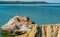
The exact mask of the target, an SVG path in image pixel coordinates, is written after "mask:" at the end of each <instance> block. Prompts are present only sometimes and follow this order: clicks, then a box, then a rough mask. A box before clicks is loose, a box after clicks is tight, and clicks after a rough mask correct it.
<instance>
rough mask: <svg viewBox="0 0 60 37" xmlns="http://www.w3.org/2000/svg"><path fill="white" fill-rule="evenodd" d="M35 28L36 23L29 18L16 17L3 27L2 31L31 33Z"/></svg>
mask: <svg viewBox="0 0 60 37" xmlns="http://www.w3.org/2000/svg"><path fill="white" fill-rule="evenodd" d="M33 27H34V22H33V21H32V20H30V18H29V17H28V16H15V17H14V18H11V19H10V20H9V21H8V23H6V24H5V25H3V26H2V30H3V31H7V32H9V33H15V32H20V31H21V32H22V31H23V32H29V31H30V30H31V29H32V28H33ZM25 28H26V29H25Z"/></svg>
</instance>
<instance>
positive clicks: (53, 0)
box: [1, 0, 60, 3]
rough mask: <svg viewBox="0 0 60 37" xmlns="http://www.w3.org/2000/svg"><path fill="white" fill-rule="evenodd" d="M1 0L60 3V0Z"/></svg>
mask: <svg viewBox="0 0 60 37" xmlns="http://www.w3.org/2000/svg"><path fill="white" fill-rule="evenodd" d="M1 1H45V2H48V3H60V0H1Z"/></svg>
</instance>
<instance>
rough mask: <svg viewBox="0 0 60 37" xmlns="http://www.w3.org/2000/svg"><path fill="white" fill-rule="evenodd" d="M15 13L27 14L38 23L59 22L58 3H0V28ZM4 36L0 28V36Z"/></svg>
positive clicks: (59, 9)
mask: <svg viewBox="0 0 60 37" xmlns="http://www.w3.org/2000/svg"><path fill="white" fill-rule="evenodd" d="M16 15H21V16H29V17H30V19H32V20H33V21H35V23H37V24H39V25H40V24H59V23H60V4H14V5H13V4H0V28H1V26H2V25H4V24H5V23H7V22H8V20H9V19H10V18H12V17H14V16H16ZM4 36H5V35H3V34H1V30H0V37H4ZM6 37H7V36H6Z"/></svg>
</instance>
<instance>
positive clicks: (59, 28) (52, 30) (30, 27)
mask: <svg viewBox="0 0 60 37" xmlns="http://www.w3.org/2000/svg"><path fill="white" fill-rule="evenodd" d="M2 30H5V31H7V32H9V33H11V32H12V33H16V32H17V34H19V33H21V32H22V33H23V34H21V35H20V34H19V35H15V37H60V24H43V25H39V26H38V25H37V24H35V23H34V22H33V21H31V20H30V19H29V17H27V16H24V17H23V16H15V17H14V18H11V19H10V20H9V22H8V23H7V24H5V25H4V26H2Z"/></svg>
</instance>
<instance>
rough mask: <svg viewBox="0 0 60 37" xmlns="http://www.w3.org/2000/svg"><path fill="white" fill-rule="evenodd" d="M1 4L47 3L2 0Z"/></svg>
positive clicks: (42, 2)
mask: <svg viewBox="0 0 60 37" xmlns="http://www.w3.org/2000/svg"><path fill="white" fill-rule="evenodd" d="M0 4H47V2H44V1H34V2H22V1H0Z"/></svg>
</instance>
